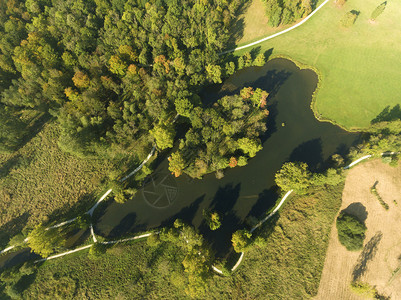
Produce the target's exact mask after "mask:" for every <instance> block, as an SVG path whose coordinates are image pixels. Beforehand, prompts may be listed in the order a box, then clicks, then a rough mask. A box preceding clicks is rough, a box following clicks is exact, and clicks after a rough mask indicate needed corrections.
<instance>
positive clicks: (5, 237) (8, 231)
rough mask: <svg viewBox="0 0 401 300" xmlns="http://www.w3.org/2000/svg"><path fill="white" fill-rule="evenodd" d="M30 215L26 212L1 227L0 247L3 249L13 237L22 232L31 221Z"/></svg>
mask: <svg viewBox="0 0 401 300" xmlns="http://www.w3.org/2000/svg"><path fill="white" fill-rule="evenodd" d="M29 215H30V214H29V213H28V212H24V213H23V214H22V215H20V216H18V217H16V218H14V219H12V220H11V221H9V222H7V223H5V224H4V225H2V226H1V227H0V245H1V246H2V247H3V246H6V245H7V243H8V242H9V240H10V238H11V237H13V236H14V235H16V234H17V233H20V232H21V231H22V229H23V228H24V227H25V225H26V223H27V221H28V219H29Z"/></svg>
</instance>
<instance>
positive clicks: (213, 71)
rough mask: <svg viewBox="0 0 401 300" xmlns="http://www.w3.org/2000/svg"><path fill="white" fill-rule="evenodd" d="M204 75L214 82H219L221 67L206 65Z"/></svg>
mask: <svg viewBox="0 0 401 300" xmlns="http://www.w3.org/2000/svg"><path fill="white" fill-rule="evenodd" d="M206 77H207V78H208V79H209V80H211V81H213V82H214V83H221V67H220V66H218V65H207V66H206Z"/></svg>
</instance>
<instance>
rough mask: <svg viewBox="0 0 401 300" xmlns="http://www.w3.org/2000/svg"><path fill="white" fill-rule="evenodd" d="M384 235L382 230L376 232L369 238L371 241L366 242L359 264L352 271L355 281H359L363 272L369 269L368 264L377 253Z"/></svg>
mask: <svg viewBox="0 0 401 300" xmlns="http://www.w3.org/2000/svg"><path fill="white" fill-rule="evenodd" d="M382 237H383V234H382V233H381V231H378V232H376V234H375V235H374V236H373V237H372V238H371V239H370V240H369V242H367V243H366V245H365V247H363V250H362V253H361V254H360V255H359V258H358V261H357V264H356V266H355V267H354V270H353V271H352V279H353V281H357V280H358V279H360V278H361V276H362V275H363V274H365V272H366V270H367V264H368V262H369V261H371V260H372V259H373V258H374V256H375V255H376V252H377V249H378V247H379V243H380V241H381V239H382Z"/></svg>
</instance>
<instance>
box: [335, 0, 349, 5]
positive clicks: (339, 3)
mask: <svg viewBox="0 0 401 300" xmlns="http://www.w3.org/2000/svg"><path fill="white" fill-rule="evenodd" d="M345 2H347V0H336V5H337V6H338V7H343V6H344V4H345Z"/></svg>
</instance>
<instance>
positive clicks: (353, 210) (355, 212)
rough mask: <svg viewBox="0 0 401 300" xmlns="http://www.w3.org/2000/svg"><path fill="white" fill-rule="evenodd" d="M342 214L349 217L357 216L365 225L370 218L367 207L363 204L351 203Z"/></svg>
mask: <svg viewBox="0 0 401 300" xmlns="http://www.w3.org/2000/svg"><path fill="white" fill-rule="evenodd" d="M341 213H346V214H348V215H352V216H355V217H357V218H358V220H359V221H361V222H362V223H365V221H366V219H367V217H368V212H367V210H366V207H365V206H364V205H363V204H362V203H361V202H354V203H351V204H350V205H349V206H348V207H347V208H345V209H343V210H342V211H341Z"/></svg>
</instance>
